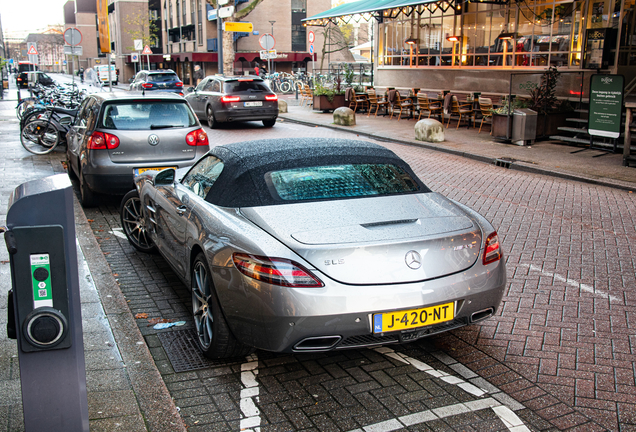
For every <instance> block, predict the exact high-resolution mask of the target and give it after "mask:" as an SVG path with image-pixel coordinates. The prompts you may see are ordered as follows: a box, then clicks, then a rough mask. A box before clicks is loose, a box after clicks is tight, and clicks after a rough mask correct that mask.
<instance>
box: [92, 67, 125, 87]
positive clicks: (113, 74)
mask: <svg viewBox="0 0 636 432" xmlns="http://www.w3.org/2000/svg"><path fill="white" fill-rule="evenodd" d="M95 71H96V72H97V78H98V79H99V80H100V81H101V82H102V83H103V84H104V85H106V84H108V65H96V66H95ZM110 79H111V81H112V82H113V85H117V82H118V81H119V79H118V77H117V71H116V70H115V65H110Z"/></svg>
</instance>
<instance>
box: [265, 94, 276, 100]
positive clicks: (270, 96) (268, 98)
mask: <svg viewBox="0 0 636 432" xmlns="http://www.w3.org/2000/svg"><path fill="white" fill-rule="evenodd" d="M265 100H267V101H275V100H278V96H277V95H275V94H274V95H265Z"/></svg>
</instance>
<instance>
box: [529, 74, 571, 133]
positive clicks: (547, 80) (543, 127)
mask: <svg viewBox="0 0 636 432" xmlns="http://www.w3.org/2000/svg"><path fill="white" fill-rule="evenodd" d="M560 76H561V73H560V72H559V71H558V70H557V68H556V67H554V66H551V67H550V68H548V69H547V70H546V71H545V72H544V73H543V75H542V76H541V83H540V84H539V85H538V86H537V88H535V89H532V90H530V100H529V103H528V108H530V109H531V110H533V111H536V112H537V115H538V117H537V137H544V136H550V135H556V134H557V133H558V128H559V127H560V126H564V125H565V124H566V119H567V118H568V116H570V115H571V112H572V111H573V108H572V105H571V104H570V102H569V101H567V100H559V99H557V97H556V87H557V84H558V81H559V78H560Z"/></svg>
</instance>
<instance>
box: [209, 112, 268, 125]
mask: <svg viewBox="0 0 636 432" xmlns="http://www.w3.org/2000/svg"><path fill="white" fill-rule="evenodd" d="M214 117H215V119H216V120H217V121H218V122H221V123H230V122H241V121H261V120H276V118H278V108H264V109H259V110H244V109H227V110H219V111H216V110H215V111H214Z"/></svg>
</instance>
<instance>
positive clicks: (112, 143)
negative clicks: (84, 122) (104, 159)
mask: <svg viewBox="0 0 636 432" xmlns="http://www.w3.org/2000/svg"><path fill="white" fill-rule="evenodd" d="M117 147H119V138H117V137H116V136H115V135H113V134H109V133H106V132H93V134H92V135H91V137H90V138H89V139H88V148H89V149H90V150H107V149H108V150H112V149H116V148H117Z"/></svg>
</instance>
